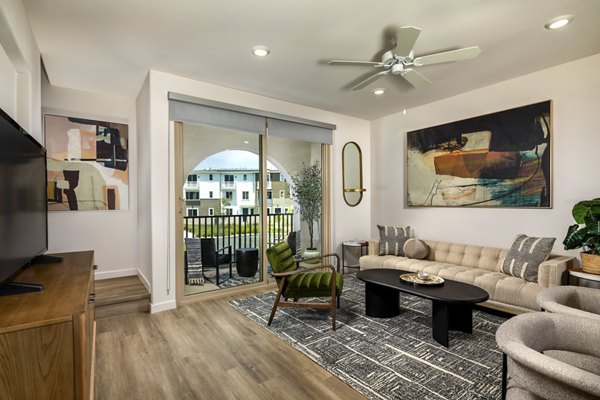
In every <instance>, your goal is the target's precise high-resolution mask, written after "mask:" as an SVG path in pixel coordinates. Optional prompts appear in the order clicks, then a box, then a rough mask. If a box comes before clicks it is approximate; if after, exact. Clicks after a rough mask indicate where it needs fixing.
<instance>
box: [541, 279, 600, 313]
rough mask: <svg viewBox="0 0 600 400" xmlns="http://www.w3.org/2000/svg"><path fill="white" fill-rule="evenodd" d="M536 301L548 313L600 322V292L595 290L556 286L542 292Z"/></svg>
mask: <svg viewBox="0 0 600 400" xmlns="http://www.w3.org/2000/svg"><path fill="white" fill-rule="evenodd" d="M536 300H537V303H538V305H539V306H540V307H541V308H542V310H546V311H548V312H552V313H559V314H570V315H577V316H580V317H585V318H591V319H595V320H597V321H600V290H598V289H595V288H589V287H577V286H556V287H553V288H548V289H544V290H542V291H541V292H540V293H539V294H538V296H537V299H536Z"/></svg>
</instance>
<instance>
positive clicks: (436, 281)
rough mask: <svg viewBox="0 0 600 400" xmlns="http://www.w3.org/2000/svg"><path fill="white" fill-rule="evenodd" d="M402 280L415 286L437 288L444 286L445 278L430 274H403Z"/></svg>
mask: <svg viewBox="0 0 600 400" xmlns="http://www.w3.org/2000/svg"><path fill="white" fill-rule="evenodd" d="M400 279H401V280H403V281H404V282H408V283H412V284H413V285H427V286H437V285H443V284H444V278H440V277H439V276H435V275H429V274H425V275H421V274H420V273H418V274H402V275H400Z"/></svg>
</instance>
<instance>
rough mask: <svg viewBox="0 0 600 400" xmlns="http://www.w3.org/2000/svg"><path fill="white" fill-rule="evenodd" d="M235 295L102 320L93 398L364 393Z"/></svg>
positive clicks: (348, 398)
mask: <svg viewBox="0 0 600 400" xmlns="http://www.w3.org/2000/svg"><path fill="white" fill-rule="evenodd" d="M229 299H230V298H223V299H217V300H209V301H203V302H200V303H195V304H190V305H186V306H182V307H179V308H178V309H177V310H171V311H165V312H161V313H157V314H129V315H124V316H114V317H109V318H104V319H101V320H98V321H97V336H96V370H95V398H96V399H97V400H104V399H110V400H114V399H128V400H135V399H140V400H150V399H161V400H164V399H211V400H218V399H240V400H241V399H244V400H252V399H257V400H258V399H260V400H267V399H277V400H279V399H284V398H285V399H286V400H295V399H298V400H300V399H302V400H305V399H345V400H353V399H365V397H363V396H362V395H361V394H359V393H358V392H356V391H355V390H354V389H352V388H351V387H349V386H347V385H346V384H344V383H343V382H342V381H340V380H339V379H337V378H336V377H334V376H333V375H331V374H330V373H328V372H327V371H326V370H324V369H323V368H321V367H319V366H318V365H317V364H316V363H314V362H313V361H311V360H310V359H308V358H307V357H306V356H304V355H303V354H301V353H300V352H298V351H296V350H294V349H293V348H292V347H290V346H289V345H287V344H286V343H284V342H283V341H281V340H280V339H278V338H277V337H275V336H274V335H272V334H271V333H269V332H267V331H266V330H264V329H263V328H261V327H259V326H258V325H256V324H255V323H254V322H252V321H250V320H248V319H247V318H246V317H244V316H243V315H242V314H240V313H239V312H237V311H236V310H234V309H233V308H232V307H231V306H229V304H227V301H228V300H229Z"/></svg>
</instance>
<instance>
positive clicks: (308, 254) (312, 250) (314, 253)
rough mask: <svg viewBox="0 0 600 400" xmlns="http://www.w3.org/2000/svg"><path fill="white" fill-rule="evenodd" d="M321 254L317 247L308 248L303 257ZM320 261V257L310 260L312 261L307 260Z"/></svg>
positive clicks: (310, 262) (315, 262)
mask: <svg viewBox="0 0 600 400" xmlns="http://www.w3.org/2000/svg"><path fill="white" fill-rule="evenodd" d="M319 255H321V253H320V252H319V250H317V249H306V250H304V252H303V253H302V258H310V257H317V256H319ZM320 261H321V260H320V259H318V258H316V259H314V260H310V261H306V262H307V263H309V264H317V263H319V262H320Z"/></svg>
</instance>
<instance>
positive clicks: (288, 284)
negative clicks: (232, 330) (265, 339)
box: [267, 242, 344, 331]
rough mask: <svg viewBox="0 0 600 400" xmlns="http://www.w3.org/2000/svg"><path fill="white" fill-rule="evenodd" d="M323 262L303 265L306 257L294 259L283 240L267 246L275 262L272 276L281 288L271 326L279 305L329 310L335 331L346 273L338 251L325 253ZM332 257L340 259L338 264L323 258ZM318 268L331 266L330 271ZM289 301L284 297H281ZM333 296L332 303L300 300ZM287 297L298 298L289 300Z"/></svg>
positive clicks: (276, 299) (269, 255)
mask: <svg viewBox="0 0 600 400" xmlns="http://www.w3.org/2000/svg"><path fill="white" fill-rule="evenodd" d="M319 258H320V259H321V263H320V265H318V266H312V267H304V268H301V267H300V262H302V259H294V256H293V255H292V251H291V250H290V246H289V245H288V244H287V242H281V243H278V244H276V245H275V246H272V247H269V248H268V249H267V259H268V260H269V264H271V269H272V271H273V272H272V275H273V277H274V278H275V279H276V281H277V286H278V287H279V290H278V292H277V297H276V298H275V301H274V302H273V308H272V310H271V315H270V316H269V322H268V323H267V325H271V322H273V317H274V316H275V312H276V311H277V307H279V306H281V307H312V308H319V309H325V310H329V311H330V312H331V321H332V328H333V330H334V331H335V312H336V305H337V306H338V307H339V303H340V296H341V294H342V288H343V287H344V276H343V274H341V273H340V271H339V269H340V258H339V257H338V255H337V254H335V253H331V254H324V255H322V256H319ZM330 258H335V259H336V265H335V266H333V265H331V264H329V265H324V264H323V261H325V260H328V259H330ZM315 269H330V271H327V272H323V271H312V270H315ZM282 296H283V298H284V299H285V300H281V297H282ZM307 297H329V298H330V300H329V302H328V303H324V302H298V301H297V300H298V299H299V298H307ZM287 299H294V301H288V300H287Z"/></svg>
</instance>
